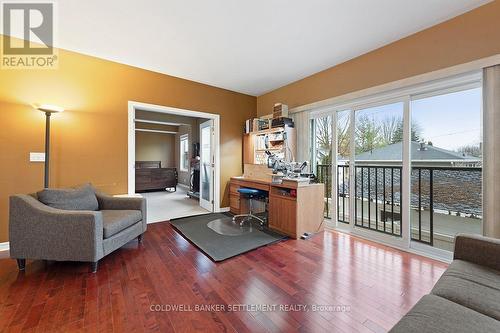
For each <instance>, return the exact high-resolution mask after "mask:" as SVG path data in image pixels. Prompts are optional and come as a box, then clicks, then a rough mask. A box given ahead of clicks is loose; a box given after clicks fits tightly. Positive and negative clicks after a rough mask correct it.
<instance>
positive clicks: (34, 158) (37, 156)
mask: <svg viewBox="0 0 500 333" xmlns="http://www.w3.org/2000/svg"><path fill="white" fill-rule="evenodd" d="M30 162H45V153H30Z"/></svg>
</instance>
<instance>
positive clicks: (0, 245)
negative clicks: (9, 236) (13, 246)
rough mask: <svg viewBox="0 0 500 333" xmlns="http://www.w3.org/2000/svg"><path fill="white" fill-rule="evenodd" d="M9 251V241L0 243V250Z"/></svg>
mask: <svg viewBox="0 0 500 333" xmlns="http://www.w3.org/2000/svg"><path fill="white" fill-rule="evenodd" d="M3 251H9V242H4V243H0V252H3Z"/></svg>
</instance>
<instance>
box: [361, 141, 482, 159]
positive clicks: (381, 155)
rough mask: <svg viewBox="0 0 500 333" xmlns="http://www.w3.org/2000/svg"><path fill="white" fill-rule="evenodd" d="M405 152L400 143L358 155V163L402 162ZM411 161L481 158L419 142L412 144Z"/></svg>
mask: <svg viewBox="0 0 500 333" xmlns="http://www.w3.org/2000/svg"><path fill="white" fill-rule="evenodd" d="M402 151H403V143H402V142H398V143H394V144H391V145H387V146H384V147H381V148H377V149H374V150H372V151H368V152H364V153H361V154H359V155H356V160H357V161H373V160H378V161H398V160H401V157H402ZM411 159H412V160H421V161H430V160H464V161H480V159H479V158H477V157H474V156H470V155H465V154H462V153H458V152H455V151H451V150H446V149H443V148H438V147H435V146H430V145H427V144H421V143H419V142H414V141H413V142H412V143H411Z"/></svg>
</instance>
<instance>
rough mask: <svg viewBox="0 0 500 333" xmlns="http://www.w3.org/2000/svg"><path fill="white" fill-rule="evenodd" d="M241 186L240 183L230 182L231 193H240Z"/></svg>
mask: <svg viewBox="0 0 500 333" xmlns="http://www.w3.org/2000/svg"><path fill="white" fill-rule="evenodd" d="M240 187H241V186H240V185H239V184H232V183H230V184H229V194H234V195H239V193H238V189H239V188H240Z"/></svg>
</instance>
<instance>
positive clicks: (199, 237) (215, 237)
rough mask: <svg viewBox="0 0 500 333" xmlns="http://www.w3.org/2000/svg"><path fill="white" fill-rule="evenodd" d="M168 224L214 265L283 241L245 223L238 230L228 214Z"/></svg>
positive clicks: (238, 226)
mask: <svg viewBox="0 0 500 333" xmlns="http://www.w3.org/2000/svg"><path fill="white" fill-rule="evenodd" d="M170 223H171V224H172V226H173V227H174V228H175V229H176V230H177V231H178V232H179V233H181V234H182V235H183V236H184V237H185V238H186V239H188V240H189V241H190V242H191V243H193V244H194V245H195V246H196V247H198V248H199V249H200V250H201V251H202V252H203V253H205V254H206V255H207V256H208V257H209V258H210V259H212V260H213V261H222V260H225V259H228V258H231V257H234V256H237V255H240V254H242V253H245V252H248V251H251V250H254V249H256V248H259V247H261V246H265V245H269V244H272V243H274V242H278V241H281V240H283V239H285V238H286V237H285V236H282V235H280V234H277V233H275V232H272V231H270V230H260V227H259V226H258V224H257V223H252V224H249V223H248V222H245V224H244V226H243V227H240V225H239V223H234V222H233V221H232V215H231V214H229V213H212V214H205V215H198V216H190V217H184V218H179V219H173V220H171V221H170Z"/></svg>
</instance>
